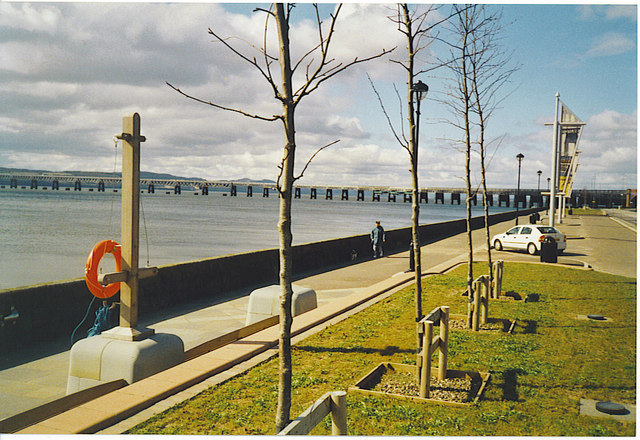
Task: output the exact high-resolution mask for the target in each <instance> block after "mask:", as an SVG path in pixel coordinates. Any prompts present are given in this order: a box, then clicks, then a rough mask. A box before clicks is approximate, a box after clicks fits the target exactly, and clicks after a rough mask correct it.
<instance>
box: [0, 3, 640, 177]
mask: <svg viewBox="0 0 640 440" xmlns="http://www.w3.org/2000/svg"><path fill="white" fill-rule="evenodd" d="M414 6H415V5H414ZM256 7H268V5H267V4H255V3H254V4H243V3H233V4H225V3H189V4H187V3H117V4H116V3H76V2H63V3H47V2H36V3H26V2H6V1H2V2H0V167H14V168H27V169H47V170H54V171H65V170H82V171H114V169H115V170H116V171H120V168H119V166H120V165H119V163H120V160H119V155H120V146H118V148H115V144H114V135H116V134H119V133H121V132H122V118H123V116H125V115H129V114H132V113H133V112H138V113H139V114H140V116H141V121H142V122H141V126H142V134H143V135H144V136H145V137H146V139H147V140H146V142H145V143H143V144H142V153H141V155H142V157H141V168H142V170H143V171H152V172H158V173H171V174H174V175H177V176H184V177H202V178H205V179H211V180H228V179H240V178H249V179H253V180H260V179H272V180H276V177H277V173H278V168H277V166H278V164H279V163H280V161H281V158H282V151H283V143H284V136H283V128H282V124H281V123H280V122H279V121H276V122H265V121H260V120H256V119H252V118H247V117H244V116H242V115H239V114H238V113H233V112H225V111H223V110H220V109H217V108H214V107H211V106H209V105H205V104H202V103H198V102H195V101H193V100H189V99H187V98H185V97H184V96H182V95H180V94H179V93H177V92H176V91H174V90H173V89H171V88H170V87H169V86H168V85H167V84H166V83H167V82H169V83H171V84H173V85H174V86H176V87H178V88H180V89H181V90H183V91H184V92H186V93H189V94H191V95H193V96H196V97H198V98H201V99H203V100H205V101H211V102H215V103H217V104H220V105H223V106H227V107H232V108H237V109H242V110H244V111H246V112H249V113H254V114H260V115H265V116H271V115H276V114H280V113H281V111H282V109H281V105H280V104H279V102H278V101H277V100H275V99H274V94H273V91H272V89H271V87H270V86H269V85H268V83H267V82H266V81H265V79H264V78H263V77H262V76H261V75H260V73H259V72H258V71H257V70H256V69H255V67H253V66H252V65H250V64H249V63H248V62H246V61H244V60H242V59H241V58H239V57H238V56H236V55H235V54H234V53H232V52H231V51H230V50H229V49H227V48H226V47H225V46H224V45H223V44H221V43H220V42H216V41H214V38H213V37H212V36H211V35H209V34H208V29H209V28H211V29H212V30H214V31H215V32H216V33H217V34H218V35H221V36H224V37H228V38H229V39H228V40H227V41H228V42H229V44H231V45H233V47H235V48H236V49H237V50H238V51H240V52H242V53H243V54H245V55H246V56H247V57H249V59H251V58H253V57H254V56H256V57H258V58H259V59H261V57H260V53H259V52H258V51H257V49H256V48H259V47H261V46H262V42H263V36H264V28H265V13H264V12H261V11H257V12H254V9H255V8H256ZM334 7H335V5H333V4H322V5H321V8H320V13H321V14H322V19H323V21H324V23H325V25H326V23H328V20H329V16H328V14H329V13H330V12H332V11H333V10H334ZM417 7H418V8H422V10H424V8H426V6H425V5H419V6H417ZM486 7H487V8H491V10H492V11H496V10H498V9H501V10H502V21H501V32H500V33H499V44H500V45H501V47H502V48H503V51H504V53H508V54H511V62H510V63H509V64H508V66H512V67H518V70H517V71H516V72H515V73H514V74H513V75H512V76H511V78H510V82H509V83H508V84H506V85H505V86H504V87H503V88H502V89H501V92H500V93H501V97H502V98H503V99H502V100H501V102H500V104H499V106H498V107H497V108H496V109H495V111H494V112H493V113H492V115H491V118H490V119H489V121H488V125H487V132H488V134H487V140H488V141H489V142H488V147H487V148H488V155H489V159H490V160H489V163H488V172H487V181H488V186H489V187H493V188H505V187H511V188H514V187H516V184H517V173H518V162H517V159H516V155H517V154H518V153H521V154H524V159H523V161H522V168H521V187H522V188H537V186H538V174H537V173H536V172H537V171H538V170H540V171H542V176H541V177H542V179H541V183H540V186H541V187H543V188H546V178H547V177H548V176H549V175H550V172H551V156H552V128H551V127H549V126H545V125H544V124H545V123H550V122H552V121H553V118H554V105H555V94H556V93H559V94H560V99H561V100H562V102H563V103H565V105H566V106H568V107H569V108H570V109H571V110H572V111H573V113H575V114H576V115H577V116H578V117H579V118H580V119H581V120H583V121H584V122H586V124H587V125H586V126H585V128H584V130H583V133H582V137H581V141H580V145H579V149H580V150H581V155H580V166H579V168H578V171H577V176H576V183H575V185H574V189H582V188H596V189H624V188H636V187H637V122H638V120H637V7H636V4H635V3H632V4H622V3H620V4H614V5H591V4H566V5H543V4H526V5H525V4H520V5H518V4H508V5H487V6H486ZM449 10H450V5H444V6H442V7H441V8H440V9H438V10H437V11H435V12H434V13H433V14H432V15H431V16H430V17H429V19H428V20H429V22H436V21H437V20H438V17H442V16H445V15H447V14H448V11H449ZM292 14H293V15H292V16H293V17H294V20H293V22H292V26H291V44H292V56H293V58H294V59H298V58H300V56H301V55H303V54H305V53H306V52H307V51H309V50H310V49H311V48H313V47H314V46H315V45H316V44H317V38H318V32H317V29H316V27H315V20H314V18H315V14H314V11H313V9H312V7H311V5H309V4H305V3H301V4H298V5H297V6H296V7H295V8H294V10H293V12H292ZM394 14H395V6H394V5H393V4H373V3H346V4H344V5H343V7H342V10H341V11H340V13H339V15H338V19H337V24H336V34H335V36H334V39H333V43H332V45H331V47H330V55H331V57H333V58H334V59H335V60H336V61H335V63H336V64H337V63H339V62H342V63H348V62H350V61H351V60H353V59H354V58H355V57H356V56H358V57H365V56H371V55H374V54H377V53H379V52H380V51H381V50H382V49H383V48H384V49H391V48H393V47H396V49H395V50H394V52H392V53H391V54H390V55H388V56H385V57H382V58H379V59H375V60H372V61H370V62H367V63H362V64H358V65H356V66H353V67H352V68H350V69H348V70H346V71H344V72H343V73H341V74H339V75H338V76H336V77H334V78H332V79H331V80H329V81H326V82H324V83H323V84H322V85H321V86H320V87H319V88H318V89H317V90H316V91H315V92H314V93H313V94H311V95H308V96H306V97H305V98H304V99H303V100H302V101H301V103H300V105H299V106H298V108H297V110H296V142H297V153H296V160H297V162H296V170H297V173H300V172H301V170H302V168H303V167H304V165H305V164H306V163H307V161H308V160H309V158H310V157H311V156H312V155H313V154H314V152H315V151H316V150H318V149H319V148H320V147H322V146H324V145H326V144H329V143H331V142H334V141H336V140H339V142H338V143H337V144H335V145H333V146H331V147H329V148H327V149H325V150H323V151H321V152H320V153H319V154H318V155H317V156H316V157H315V158H314V160H313V161H312V162H311V163H310V165H309V167H308V168H307V169H306V171H305V173H304V176H303V177H302V178H301V179H300V180H299V183H300V184H301V185H336V186H338V185H376V186H377V185H380V186H403V187H407V188H408V187H410V186H411V179H410V173H409V171H408V170H409V167H410V164H409V156H408V154H407V152H406V151H405V150H404V149H403V148H402V147H401V146H400V145H399V143H398V142H397V141H396V139H395V138H394V136H393V134H392V132H391V130H390V127H389V124H388V122H387V119H386V118H385V116H384V114H383V112H382V110H381V107H380V104H379V102H378V98H377V97H376V94H375V93H374V91H373V88H372V87H371V84H370V83H369V80H368V79H367V75H368V76H369V77H370V78H371V79H372V82H373V84H374V85H375V87H376V89H377V90H378V91H379V93H380V97H381V99H382V101H383V103H384V105H385V108H387V110H388V113H389V116H390V119H391V121H392V123H393V124H394V126H395V127H396V129H397V130H398V131H400V130H401V121H402V118H404V119H406V109H405V107H406V104H403V106H404V107H402V111H401V110H400V108H401V105H400V104H399V102H398V97H397V96H396V92H395V91H394V87H395V88H397V89H398V91H399V93H398V95H400V96H403V97H404V96H406V87H407V86H406V74H405V72H404V70H403V69H402V68H401V67H400V66H398V64H397V63H394V62H393V61H392V60H401V59H403V58H406V41H405V40H403V36H402V34H401V33H400V32H398V29H397V25H395V24H394V23H393V22H392V21H391V20H390V19H389V17H392V16H393V15H394ZM436 29H437V36H438V37H439V38H441V39H442V40H445V41H446V40H447V39H450V38H451V34H450V27H448V26H447V25H442V26H439V27H437V28H436ZM434 35H435V34H434ZM267 40H268V46H269V47H270V48H274V47H275V45H276V44H277V43H276V36H275V33H274V31H273V25H271V27H270V28H269V32H268V33H267ZM448 53H449V50H448V49H447V46H446V45H445V44H444V43H441V42H439V41H438V40H434V42H433V43H431V44H430V45H429V46H428V47H426V48H425V49H424V50H423V51H422V52H421V56H420V60H419V66H420V68H422V67H427V66H433V65H434V64H435V63H436V60H437V59H438V58H440V59H443V58H446V56H447V55H448ZM273 71H274V72H275V73H276V76H277V73H278V72H279V68H278V67H277V66H275V67H273ZM299 72H304V69H302V68H300V69H299ZM301 79H302V75H300V76H297V77H296V80H297V83H298V84H299V83H300V80H301ZM420 79H421V80H422V81H423V82H425V83H427V84H428V85H429V87H430V89H429V94H428V96H427V98H426V99H425V100H424V101H422V106H421V110H422V114H421V119H420V160H419V179H420V186H421V187H459V188H460V187H463V186H464V180H463V178H464V156H465V155H464V153H463V152H462V151H461V149H460V144H459V142H458V140H459V139H462V137H463V136H464V134H463V133H462V132H461V131H460V130H457V129H456V128H455V127H454V126H453V125H452V122H455V118H454V116H453V115H452V114H451V112H450V110H449V107H448V106H447V105H446V101H447V99H448V98H447V97H448V93H449V90H450V89H451V86H452V85H451V82H450V74H449V73H447V71H446V70H445V69H443V68H441V69H435V70H432V71H430V72H428V73H425V74H423V75H422V76H421V77H420ZM401 115H402V116H401ZM405 125H406V121H405ZM405 131H406V127H405ZM473 161H474V162H473V175H472V181H473V184H474V185H476V184H477V183H478V182H479V178H480V174H479V171H478V165H477V155H474V157H473Z"/></svg>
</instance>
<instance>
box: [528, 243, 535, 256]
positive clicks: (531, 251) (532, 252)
mask: <svg viewBox="0 0 640 440" xmlns="http://www.w3.org/2000/svg"><path fill="white" fill-rule="evenodd" d="M527 252H529V255H535V254H536V252H538V249H537V248H536V245H535V244H533V243H529V244H528V245H527Z"/></svg>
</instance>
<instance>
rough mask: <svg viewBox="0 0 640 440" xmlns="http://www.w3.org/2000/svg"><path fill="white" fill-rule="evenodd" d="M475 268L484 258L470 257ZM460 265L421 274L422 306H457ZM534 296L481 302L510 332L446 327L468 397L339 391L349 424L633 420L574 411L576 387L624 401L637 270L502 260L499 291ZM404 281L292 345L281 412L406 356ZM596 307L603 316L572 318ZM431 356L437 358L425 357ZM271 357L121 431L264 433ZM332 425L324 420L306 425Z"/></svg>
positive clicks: (576, 430) (588, 428) (516, 426)
mask: <svg viewBox="0 0 640 440" xmlns="http://www.w3.org/2000/svg"><path fill="white" fill-rule="evenodd" d="M474 269H475V275H476V276H479V275H481V274H483V273H484V272H483V271H485V269H486V263H484V264H478V265H477V267H474ZM465 280H466V267H464V266H463V267H459V268H457V269H456V270H454V271H452V272H451V273H449V274H446V275H438V276H432V277H429V278H426V279H425V280H424V311H425V312H429V311H430V310H432V309H433V308H435V307H437V306H440V305H448V306H450V307H451V313H453V314H462V313H466V308H467V305H466V304H467V303H466V300H467V298H466V297H462V296H460V292H461V291H462V290H464V286H465ZM506 291H513V292H516V293H518V294H520V295H521V296H522V298H524V297H526V296H527V295H530V294H537V295H539V300H538V301H537V302H524V301H492V302H491V304H490V310H489V313H490V316H491V317H495V318H509V319H517V320H518V324H517V325H516V327H515V330H514V332H513V334H507V333H503V332H501V331H484V332H476V333H473V332H470V331H468V330H451V331H450V339H449V341H450V342H449V368H450V369H458V370H472V371H490V372H491V373H492V379H491V381H490V382H489V385H488V386H487V389H486V390H485V392H484V395H483V396H482V398H481V400H480V401H479V402H478V404H477V405H473V406H468V407H463V408H456V407H449V406H441V405H434V404H425V403H413V402H407V401H401V400H397V399H394V398H391V397H384V398H377V397H369V396H363V395H358V394H354V393H349V394H348V396H347V401H348V429H349V434H350V435H367V436H370V435H395V436H398V435H416V436H418V435H420V436H421V435H439V436H451V435H455V436H467V435H488V436H527V435H534V436H543V435H544V436H633V435H635V423H621V422H619V421H616V420H608V419H603V418H592V417H587V416H579V414H578V402H579V399H580V398H587V399H595V400H609V401H614V402H625V403H634V404H635V396H636V374H635V371H636V366H635V357H636V280H635V279H632V278H624V277H619V276H614V275H608V274H603V273H598V272H592V271H584V270H580V269H567V268H562V267H557V266H550V265H536V264H531V265H527V264H516V263H505V270H504V281H503V292H506ZM413 313H414V305H413V288H406V289H404V290H401V291H399V292H397V293H396V294H394V295H392V296H391V297H389V298H387V299H385V300H382V301H380V302H378V303H377V304H375V305H373V306H371V307H369V308H367V309H366V310H364V311H362V312H360V313H358V314H356V315H354V316H352V317H350V318H348V319H346V320H345V321H342V322H341V323H339V324H336V325H334V326H332V327H330V328H328V329H326V330H324V331H322V332H320V333H317V334H315V335H313V336H311V337H309V338H307V339H305V340H304V341H302V342H301V343H299V344H298V345H296V346H295V347H294V351H293V362H294V370H293V371H294V374H293V388H294V390H293V403H292V413H291V416H292V418H295V417H296V416H297V415H298V414H300V413H301V412H302V411H304V410H305V409H306V408H307V407H308V406H309V405H311V404H312V403H313V402H314V401H315V400H316V399H318V398H319V397H320V396H322V395H323V394H324V393H325V392H327V391H333V390H346V389H347V388H348V387H350V386H353V385H354V384H355V383H356V381H357V380H358V379H360V378H361V377H362V376H364V375H365V374H366V373H368V372H369V371H370V370H371V369H373V368H374V367H375V366H376V365H377V364H379V363H380V362H400V363H407V364H415V353H414V344H415V335H414V331H415V323H414V317H413ZM587 314H600V315H604V316H607V317H611V318H612V319H613V321H610V322H595V321H586V320H578V319H576V316H577V315H587ZM435 362H436V363H435V365H436V366H437V361H435ZM277 387H278V362H277V359H276V358H273V359H271V360H268V361H265V362H263V363H262V364H260V365H258V366H256V367H254V368H252V369H250V370H248V371H247V372H246V373H244V374H242V375H240V376H237V377H234V378H232V379H230V380H228V381H226V382H225V383H223V384H221V385H219V386H216V387H213V388H210V389H208V390H206V391H203V392H202V393H200V394H199V395H197V396H195V397H193V398H192V399H190V400H188V401H185V402H183V403H181V404H179V405H176V406H174V407H172V408H170V409H168V410H167V411H165V412H163V413H161V414H158V415H156V416H154V417H152V418H151V419H149V420H148V421H146V422H144V423H142V424H140V425H138V426H137V427H135V428H133V429H131V430H130V431H128V433H134V434H217V435H228V434H273V433H274V424H275V423H274V420H275V408H276V399H277V397H276V396H277ZM330 433H331V427H330V420H329V418H328V417H327V418H325V420H324V421H323V422H322V423H321V424H320V425H318V427H317V428H316V429H315V430H314V431H313V432H312V434H322V435H327V434H330Z"/></svg>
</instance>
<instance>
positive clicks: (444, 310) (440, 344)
mask: <svg viewBox="0 0 640 440" xmlns="http://www.w3.org/2000/svg"><path fill="white" fill-rule="evenodd" d="M420 323H421V324H422V325H423V326H424V327H423V332H422V334H423V336H422V337H423V339H422V351H421V352H420V354H419V355H418V374H419V377H418V380H419V383H420V397H422V398H425V399H426V398H429V388H430V383H431V356H432V355H433V353H435V352H436V351H438V379H440V380H444V379H445V378H446V377H447V358H448V354H449V306H440V307H436V308H435V309H434V310H433V311H431V313H429V314H428V315H427V316H425V317H424V318H422V320H420ZM437 324H440V334H439V335H438V336H436V337H435V338H434V337H433V326H434V325H437Z"/></svg>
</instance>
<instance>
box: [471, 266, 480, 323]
mask: <svg viewBox="0 0 640 440" xmlns="http://www.w3.org/2000/svg"><path fill="white" fill-rule="evenodd" d="M478 284H479V282H478V280H477V279H476V280H475V281H474V282H473V313H472V315H471V328H472V329H473V331H474V332H477V331H478V330H479V329H480V320H479V318H480V316H479V314H480V286H479V285H478Z"/></svg>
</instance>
